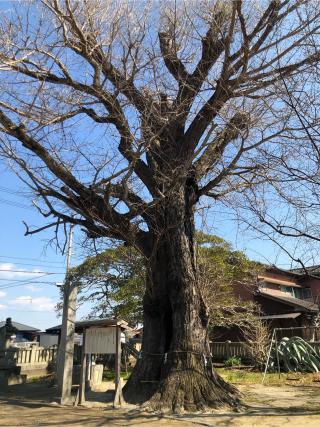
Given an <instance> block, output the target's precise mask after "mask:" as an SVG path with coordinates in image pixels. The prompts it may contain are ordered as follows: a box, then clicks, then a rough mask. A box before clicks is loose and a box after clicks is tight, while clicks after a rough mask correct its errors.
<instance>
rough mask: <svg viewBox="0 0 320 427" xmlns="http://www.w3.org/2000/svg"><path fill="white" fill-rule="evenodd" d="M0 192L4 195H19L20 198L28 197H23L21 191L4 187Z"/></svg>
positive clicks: (0, 188) (0, 186) (1, 187)
mask: <svg viewBox="0 0 320 427" xmlns="http://www.w3.org/2000/svg"><path fill="white" fill-rule="evenodd" d="M0 191H1V192H2V193H7V194H17V195H19V196H20V197H27V196H26V195H23V194H22V193H21V191H18V190H14V189H13V188H8V187H3V186H2V185H0Z"/></svg>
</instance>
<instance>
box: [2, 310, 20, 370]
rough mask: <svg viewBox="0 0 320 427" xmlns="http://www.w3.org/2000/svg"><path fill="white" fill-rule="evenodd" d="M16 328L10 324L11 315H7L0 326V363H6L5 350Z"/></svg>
mask: <svg viewBox="0 0 320 427" xmlns="http://www.w3.org/2000/svg"><path fill="white" fill-rule="evenodd" d="M17 331H18V330H17V328H15V327H14V326H13V325H12V321H11V317H8V318H7V320H6V323H5V325H4V326H2V328H0V365H2V366H3V365H6V364H7V360H6V351H7V350H8V349H9V348H10V347H11V337H12V335H15V334H16V332H17Z"/></svg>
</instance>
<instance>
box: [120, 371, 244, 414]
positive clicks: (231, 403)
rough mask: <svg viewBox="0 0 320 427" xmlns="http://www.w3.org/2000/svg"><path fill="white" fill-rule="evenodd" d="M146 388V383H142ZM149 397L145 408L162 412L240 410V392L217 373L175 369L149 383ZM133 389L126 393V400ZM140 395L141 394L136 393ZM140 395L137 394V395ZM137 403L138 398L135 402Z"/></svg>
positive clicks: (130, 400)
mask: <svg viewBox="0 0 320 427" xmlns="http://www.w3.org/2000/svg"><path fill="white" fill-rule="evenodd" d="M141 385H142V388H144V389H146V386H147V383H142V384H141ZM147 387H148V389H149V392H150V393H148V394H149V396H150V395H151V394H152V395H151V397H150V398H148V400H146V401H145V402H144V403H143V405H142V408H143V409H144V410H150V411H155V412H161V413H166V414H167V413H182V412H185V411H186V412H198V411H201V412H204V411H207V410H210V409H217V408H221V407H228V408H230V407H231V408H232V409H235V410H239V408H240V407H241V402H240V398H239V392H238V390H237V389H236V388H235V387H234V386H232V385H230V384H228V383H226V382H225V381H224V380H223V379H222V378H221V377H220V376H219V375H217V374H216V373H215V372H214V371H209V370H205V371H199V370H195V369H187V370H172V371H171V372H169V374H168V375H167V376H166V378H165V379H164V380H162V381H160V382H158V383H157V382H150V383H149V384H148V386H147ZM132 393H133V394H134V390H132V391H131V392H130V390H127V393H126V399H129V400H128V401H129V402H130V403H134V402H133V401H132V399H130V395H131V394H132ZM136 393H137V394H139V391H138V390H136ZM136 396H137V395H136ZM134 400H136V399H134Z"/></svg>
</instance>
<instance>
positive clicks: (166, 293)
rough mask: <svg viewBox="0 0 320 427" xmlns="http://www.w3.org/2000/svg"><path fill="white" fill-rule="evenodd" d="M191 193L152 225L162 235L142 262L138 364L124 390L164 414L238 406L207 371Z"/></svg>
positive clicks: (235, 398) (204, 314)
mask: <svg viewBox="0 0 320 427" xmlns="http://www.w3.org/2000/svg"><path fill="white" fill-rule="evenodd" d="M191 191H192V189H190V188H188V186H185V188H184V189H183V190H182V191H180V192H178V193H176V194H175V197H173V198H172V201H171V202H169V203H168V202H167V205H166V206H165V207H164V209H163V212H162V213H161V218H160V219H161V222H160V221H157V223H158V224H159V223H162V225H163V229H162V233H160V236H159V235H158V236H157V237H158V241H157V243H156V244H155V245H154V251H153V253H152V255H151V257H150V259H149V262H148V269H147V271H148V273H147V276H148V277H147V288H146V294H145V297H144V325H143V327H144V329H143V340H142V351H141V358H140V359H138V361H137V364H136V366H135V368H134V370H133V372H132V375H131V376H130V378H129V380H128V382H127V384H126V386H125V389H124V395H125V399H126V400H127V401H128V402H130V403H139V404H142V403H143V404H144V405H145V406H147V407H150V408H151V409H153V410H161V411H165V412H171V411H173V412H181V411H183V410H187V411H194V410H204V409H205V408H206V407H219V406H222V405H229V406H233V407H234V406H238V405H239V399H238V396H237V391H236V389H235V388H234V387H233V386H231V385H229V384H227V383H225V382H224V381H223V379H222V378H221V377H220V376H219V375H217V373H216V372H215V371H214V370H213V367H212V362H211V358H210V348H209V337H208V324H209V318H208V311H207V308H206V305H205V302H204V301H203V299H202V295H201V290H200V288H199V283H198V281H197V279H198V275H197V262H196V256H195V245H194V232H195V230H194V221H193V217H194V213H193V203H192V201H191V197H190V196H191ZM154 234H155V232H154Z"/></svg>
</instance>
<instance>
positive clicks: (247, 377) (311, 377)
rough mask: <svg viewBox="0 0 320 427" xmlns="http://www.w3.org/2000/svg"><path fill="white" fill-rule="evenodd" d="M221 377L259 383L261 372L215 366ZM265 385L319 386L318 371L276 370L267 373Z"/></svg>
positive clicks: (247, 382)
mask: <svg viewBox="0 0 320 427" xmlns="http://www.w3.org/2000/svg"><path fill="white" fill-rule="evenodd" d="M217 372H218V373H219V375H221V376H222V378H223V379H224V380H225V381H227V382H230V383H232V384H261V383H262V377H263V373H261V372H256V371H245V370H243V369H225V368H217ZM264 384H265V385H313V386H316V385H318V386H320V373H304V372H288V373H287V372H286V373H281V374H280V378H279V374H278V373H277V372H272V373H269V372H268V373H267V375H266V378H265V381H264Z"/></svg>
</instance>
